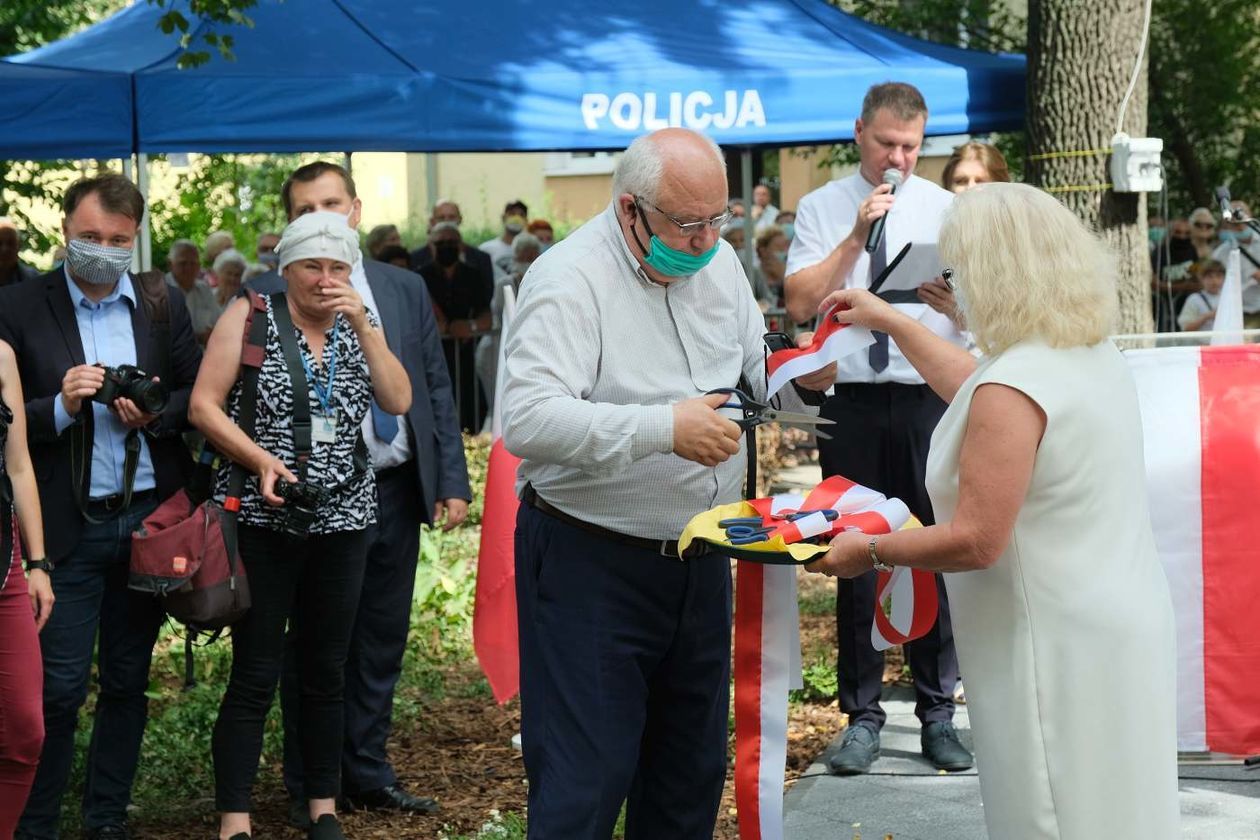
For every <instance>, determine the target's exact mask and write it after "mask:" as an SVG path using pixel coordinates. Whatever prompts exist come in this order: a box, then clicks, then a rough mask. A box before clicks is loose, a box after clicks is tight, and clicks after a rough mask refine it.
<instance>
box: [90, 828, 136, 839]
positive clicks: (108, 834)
mask: <svg viewBox="0 0 1260 840" xmlns="http://www.w3.org/2000/svg"><path fill="white" fill-rule="evenodd" d="M83 840H131V832H130V831H129V830H128V829H127V826H125V825H103V826H101V827H100V828H85V829H83Z"/></svg>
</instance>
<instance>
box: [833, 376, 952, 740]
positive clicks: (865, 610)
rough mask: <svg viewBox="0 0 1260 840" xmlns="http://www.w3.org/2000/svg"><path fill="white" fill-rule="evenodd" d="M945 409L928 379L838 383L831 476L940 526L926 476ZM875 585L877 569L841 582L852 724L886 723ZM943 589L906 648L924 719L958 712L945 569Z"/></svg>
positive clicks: (845, 695)
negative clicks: (928, 621) (931, 618)
mask: <svg viewBox="0 0 1260 840" xmlns="http://www.w3.org/2000/svg"><path fill="white" fill-rule="evenodd" d="M944 411H945V403H944V402H943V401H942V400H941V399H940V397H938V396H936V394H935V393H933V392H932V390H931V389H930V388H929V387H928V386H926V385H899V384H895V383H888V384H883V385H867V384H840V385H837V386H836V395H835V396H834V397H831V398H830V399H828V400H827V402H826V403H825V404H824V405H823V407H822V416H823V417H827V418H829V419H831V420H834V421H835V422H836V425H834V426H832V427H831V428H830V429H829V430H828V431H829V432H830V434H831V435H832V439H831V440H819V441H818V454H819V461H820V462H821V464H822V472H823V476H824V477H828V476H833V475H843V476H844V477H845V478H848V479H850V480H851V481H856V482H857V483H859V484H863V485H866V486H867V487H870V488H871V489H873V490H878V491H879V492H881V493H883V494H884V495H886V496H895V497H897V498H899V499H901V500H902V501H903V502H905V503H906V505H907V506H908V507H909V508H910V511H911V513H913V514H914V515H915V516H917V517H918V518H919V520H920V521H922V522H923V524H925V525H931V524H933V523H934V522H935V521H936V520H935V518H934V517H933V515H932V503H931V500H929V498H928V494H927V490H926V489H925V488H924V486H923V480H924V472H925V469H926V465H927V453H928V445H929V443H930V442H931V438H932V430H933V429H935V428H936V423H937V421H938V420H940V419H941V415H942V414H943V413H944ZM875 586H876V574H875V572H874V571H873V570H872V571H871V572H868V573H867V574H864V575H861V576H860V577H856V578H853V579H851V580H839V581H837V590H836V631H837V637H838V639H839V651H838V656H837V660H836V672H837V676H838V683H839V692H838V694H839V700H840V710H841V711H842V712H845V713H846V714H847V715H848V716H849V723H850V724H854V723H859V722H862V723H868V724H871V725H873V726H874V727H875V728H876V729H879V728H881V727H882V726H883V725H884V720H885V718H886V715H885V714H884V710H883V709H882V708H881V707H880V705H879V697H880V691H881V689H882V686H883V676H884V654H883V653H882V652H880V651H877V650H875V648H873V647H872V646H871V621H872V620H873V618H874V615H875ZM936 588H937V592H938V593H939V599H940V602H939V614H938V618H937V621H936V624H935V626H933V628H932V629H931V630H930V631H928V633H927V635H925V636H923V637H922V638H919V639H915V640H914V641H913V642H910V643H909V644H907V645H905V646H904V650H905V654H906V661H907V662H908V663H909V665H910V673H911V675H912V676H913V677H914V689H915V696H916V702H915V714H916V715H917V716H918V718H919V720H920V721H922V722H923V723H929V722H932V721H948V720H951V719H952V718H953V716H954V685H955V684H956V683H957V682H958V659H957V657H956V655H955V653H954V631H953V627H952V626H951V625H950V621H949V603H948V601H946V599H945V584H944V581H943V580H941V576H940V575H937V576H936Z"/></svg>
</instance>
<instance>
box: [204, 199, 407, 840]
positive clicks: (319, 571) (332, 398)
mask: <svg viewBox="0 0 1260 840" xmlns="http://www.w3.org/2000/svg"><path fill="white" fill-rule="evenodd" d="M276 253H277V254H279V256H280V272H281V275H282V276H283V277H284V279H285V280H286V281H287V283H288V288H287V292H286V293H284V294H276V295H271V296H268V297H267V298H265V299H264V300H265V304H266V309H265V312H264V311H261V310H256V311H255V312H254V318H264V317H265V318H266V321H267V323H266V327H267V329H266V348H265V354H264V361H263V363H262V367H261V368H260V370H259V376H258V389H257V399H256V400H255V405H256V409H255V412H256V413H255V422H254V432H253V436H252V439H251V436H250V435H247V434H246V433H245V432H244V431H243V430H242V429H241V428H240V426H239V425H238V422H239V419H240V412H241V404H242V394H241V389H242V386H241V376H240V373H241V348H242V339H243V336H244V331H245V329H246V322H247V315H248V313H249V310H250V305H251V304H250V301H249V300H247V299H244V298H238V299H237V300H236V301H234V302H233V303H232V304H231V305H230V306H229V307H228V309H227V311H225V312H224V313H223V316H222V317H221V318H220V319H219V322H218V323H217V324H216V325H215V328H214V332H213V333H212V334H211V336H210V341H209V343H208V345H207V347H206V352H205V362H204V364H202V366H201V371H200V373H199V374H198V376H197V383H196V385H195V386H194V387H193V392H192V397H191V400H190V404H189V419H190V420H191V421H192V422H193V424H194V425H196V426H197V428H198V429H200V430H201V431H202V432H203V433H204V434H205V436H206V438H207V439H208V440H209V441H210V443H212V444H213V445H214V447H215V448H216V449H217V450H218V451H219V452H221V453H223V454H224V455H226V456H227V457H228V458H230V459H231V460H232V461H233V462H235V463H236V464H239V465H241V466H243V467H244V468H245V469H246V471H247V472H248V473H250V474H251V478H249V479H248V480H247V482H246V484H245V488H244V490H243V492H242V493H241V495H240V513H239V527H238V530H239V545H240V553H241V558H242V561H243V562H244V565H245V568H246V571H247V573H248V575H249V584H250V594H251V598H252V602H253V605H252V607H251V608H250V611H249V612H248V613H247V614H246V616H245V617H244V618H243V619H241V620H240V621H239V622H237V623H236V624H235V625H233V627H232V673H231V677H230V678H229V681H228V687H227V691H226V692H225V694H224V698H223V704H222V706H221V707H220V709H219V717H218V720H217V722H216V723H215V728H214V740H213V751H214V765H215V767H214V769H215V804H216V807H217V809H218V810H219V811H220V826H219V836H220V838H222V839H223V840H248V838H249V837H250V819H249V811H250V806H251V801H250V794H251V789H252V787H253V783H254V777H255V775H256V773H257V770H258V758H259V754H260V753H261V751H262V738H263V723H264V721H265V719H266V716H267V710H268V708H269V707H270V705H271V702H272V699H273V697H274V695H275V689H276V684H277V681H278V680H279V678H280V672H281V666H282V662H283V659H284V644H285V641H284V640H285V628H286V625H287V624H289V623H290V622H292V624H293V626H294V629H295V630H298V633H296V634H295V635H296V638H297V639H298V642H297V659H298V671H299V681H300V694H301V707H300V716H301V722H302V726H301V732H302V744H301V748H302V758H303V765H304V767H305V772H306V779H305V786H306V794H307V797H308V799H309V800H310V802H309V805H310V815H311V820H312V824H311V827H310V829H309V834H308V837H310V838H313V840H339V838H342V837H343V836H344V835H343V834H342V832H341V828H340V825H339V824H338V822H337V818H336V816H335V808H334V803H335V797H336V795H337V790H338V776H339V769H340V759H341V739H342V732H343V726H342V715H343V713H342V687H343V682H344V676H343V674H344V668H345V660H346V653H347V650H348V645H349V640H350V634H351V630H352V627H353V623H354V614H355V607H356V605H357V604H358V600H359V590H360V587H361V585H362V578H363V569H364V564H365V561H366V547H367V542H366V536H365V534H366V529H367V527H368V526H369V525H372V524H373V523H375V521H376V484H375V478H374V476H373V474H372V471H371V469H370V468H368V466H367V463H366V459H365V458H364V457H363V453H362V451H361V442H360V426H361V425H362V422H363V418H364V417H365V416H366V414H367V412H368V411H369V410H370V405H371V402H372V400H373V399H375V400H376V402H377V403H379V404H380V406H381V408H383V409H384V410H385V411H387V412H389V413H390V414H395V415H397V414H404V413H406V411H407V409H408V408H409V407H410V404H411V384H410V382H409V380H408V379H407V374H406V372H405V371H404V369H403V367H402V365H401V364H400V363H399V361H398V360H397V359H396V358H395V357H394V356H393V354H392V353H390V351H389V348H388V347H387V346H386V344H385V338H384V335H383V334H382V332H381V330H380V326H379V324H378V322H377V320H376V317H375V315H373V314H372V313H370V312H369V311H368V310H367V308H366V307H365V306H364V304H363V299H362V298H361V297H359V294H358V292H356V291H355V290H354V288H353V287H352V286H351V285H350V269H351V266H352V265H354V263H355V261H356V260H357V259H358V258H359V243H358V236H357V234H355V232H354V231H352V230H351V229H350V228H349V227H347V225H346V220H345V217H344V216H339V215H337V214H335V213H324V212H320V213H309V214H307V215H304V216H300V217H298V218H297V219H295V220H294V221H293V222H292V223H291V224H290V225H289V226H288V227H287V228H286V229H285V231H284V234H283V236H282V237H281V239H280V243H279V244H278V245H277V246H276ZM286 332H287V333H288V335H286V334H285V333H286ZM294 344H296V350H297V351H298V354H299V355H300V361H301V368H302V375H303V379H304V380H305V381H295V379H294V377H291V375H290V371H291V370H292V369H293V366H291V365H288V364H286V351H285V347H286V345H287V346H288V347H289V348H290V351H292V350H293V349H294ZM295 393H297V394H302V393H305V394H306V397H305V399H306V402H307V403H308V404H309V408H310V420H311V424H310V427H311V433H310V438H311V442H310V445H309V449H310V454H309V458H307V459H305V463H299V459H298V457H297V453H296V452H295V449H296V447H297V443H298V441H297V440H295V436H294V425H295V424H294V406H295V402H294V397H295ZM224 406H226V410H225V408H224ZM230 473H231V465H230V464H227V465H225V466H224V468H223V469H222V470H221V471H220V474H219V477H218V482H217V485H216V490H215V495H216V498H217V499H218V500H220V501H222V500H223V498H224V497H225V496H226V495H227V488H228V482H229V475H230ZM299 478H300V480H299Z"/></svg>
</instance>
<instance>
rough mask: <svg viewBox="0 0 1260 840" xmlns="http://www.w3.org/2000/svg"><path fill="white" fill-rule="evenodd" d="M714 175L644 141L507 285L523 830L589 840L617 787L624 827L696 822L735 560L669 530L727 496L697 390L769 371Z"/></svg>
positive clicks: (719, 432)
mask: <svg viewBox="0 0 1260 840" xmlns="http://www.w3.org/2000/svg"><path fill="white" fill-rule="evenodd" d="M726 184H727V179H726V165H725V161H724V160H723V157H722V153H721V151H720V150H719V149H718V147H717V146H716V145H714V144H713V142H712V141H710V140H708V139H707V138H705V137H703V136H702V135H699V134H696V133H694V132H691V131H688V130H685V129H665V130H663V131H659V132H656V133H654V134H650V135H646V136H643V137H640V138H638V139H637V140H635V141H634V142H633V143H632V144H630V147H629V148H628V149H627V150H626V152H625V154H624V155H623V156H622V158H621V160H620V161H619V163H618V165H617V170H616V174H615V175H614V177H613V195H612V202H611V203H610V204H609V206H608V208H607V209H606V210H605V211H604V212H603V213H601V214H600V215H599V216H597V217H595V218H594V219H592V220H591V221H590V222H587V223H586V224H585V225H583V226H582V227H580V228H579V229H577V230H576V231H574V232H573V233H572V234H570V235H569V236H568V237H566V238H565V239H564V240H562V241H560V242H557V243H556V244H555V245H553V246H552V247H551V248H550V249H548V250H547V252H546V253H545V254H543V255H542V256H540V257H539V258H538V259H537V260H536V261H535V262H534V263H533V265H532V266H531V267H530V270H529V274H528V276H527V277H526V279H525V281H524V283H522V285H521V300H520V307H519V310H518V313H517V316H516V319H515V321H514V322H513V325H512V328H511V331H510V333H509V335H508V336H507V338H506V341H507V352H506V367H505V387H504V392H503V395H502V400H503V412H504V442H505V444H506V446H507V448H508V449H509V450H510V451H511V452H513V453H515V454H516V455H518V456H520V457H521V458H522V459H523V461H522V463H521V466H520V472H519V475H520V478H521V480H522V484H523V486H522V488H521V499H522V504H521V507H520V512H519V515H518V518H517V526H516V593H517V612H518V622H519V632H520V655H521V659H520V665H521V735H522V739H523V742H524V754H525V770H526V773H527V775H528V777H529V837H530V838H531V839H532V840H551V838H565V840H584V838H591V840H594V838H602V839H603V840H606V838H608V837H609V836H610V835H611V834H612V831H613V827H614V824H615V823H616V821H617V814H618V811H619V810H620V808H621V803H622V802H625V803H626V824H625V837H626V838H627V840H646V838H662V837H668V838H671V840H700V839H701V838H704V840H708V838H711V837H712V836H713V826H714V822H715V820H716V816H717V809H718V804H719V801H720V799H721V795H722V783H723V780H724V778H725V773H726V728H727V709H728V699H729V698H728V694H729V691H728V683H729V679H730V662H729V659H730V628H731V579H730V565H729V563H728V562H727V561H726V560H725V559H724V558H722V557H719V556H716V555H713V556H707V557H687V558H680V557H679V556H678V545H677V542H676V541H677V539H678V537H679V535H680V534H681V533H682V530H683V527H684V526H685V525H686V523H687V521H688V520H689V519H691V517H693V516H695V515H696V514H698V513H701V512H703V511H705V510H707V509H709V508H710V507H713V506H714V505H717V504H722V503H728V502H734V501H737V500H738V499H739V498H740V490H741V483H742V479H743V477H744V464H745V461H744V458H743V457H742V452H743V440H742V435H741V431H740V428H739V427H738V426H737V425H735V423H733V422H731V421H730V420H729V419H726V418H725V417H723V416H722V415H721V414H719V413H718V412H717V410H716V409H717V408H718V406H720V405H721V404H722V402H723V401H724V399H725V398H724V397H723V396H721V395H717V396H707V395H706V394H707V392H708V391H710V390H712V389H715V388H723V387H727V388H729V387H733V386H736V385H738V384H739V383H740V382H741V380H746V382H747V383H751V384H746V385H745V387H746V389H747V390H749V391H750V392H751V393H752V395H753V397H754V398H760V397H762V396H764V382H765V377H764V372H763V369H762V366H763V343H762V333H763V331H764V326H763V323H762V317H761V311H760V309H759V308H758V307H757V302H756V301H755V300H754V299H753V296H752V292H751V290H750V288H749V286H748V281H747V279H745V277H744V272H743V269H742V268H741V267H740V264H739V259H738V257H737V256H736V255H735V252H734V251H733V250H731V247H730V245H728V244H726V243H725V242H723V241H721V240H720V238H719V236H718V230H719V229H720V228H721V226H722V224H723V223H724V222H726V221H727V220H728V219H729V218H730V213H729V212H728V211H727V206H726V202H727V191H726ZM808 340H809V337H808V336H804V338H803V341H808ZM834 374H835V371H834V369H824V370H823V371H820V372H819V373H818V374H815V375H814V376H813V377H807V378H804V379H802V380H801V384H802V385H803V386H804V387H807V388H817V387H820V386H821V385H825V384H828V383H829V382H830V381H831V379H832V378H834ZM789 390H790V389H789ZM793 399H795V394H792V395H791V397H787V398H785V400H793Z"/></svg>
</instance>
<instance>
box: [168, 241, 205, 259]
mask: <svg viewBox="0 0 1260 840" xmlns="http://www.w3.org/2000/svg"><path fill="white" fill-rule="evenodd" d="M189 248H191V249H192V250H194V251H196V252H197V253H198V254H200V253H201V249H200V248H198V247H197V243H196V242H193V241H192V240H191V239H176V240H175V241H174V242H172V243H171V247H170V248H168V249H167V250H166V258H167V259H168V260H173V259H175V255H176V254H178V253H179V252H180V251H184V250H187V249H189Z"/></svg>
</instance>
